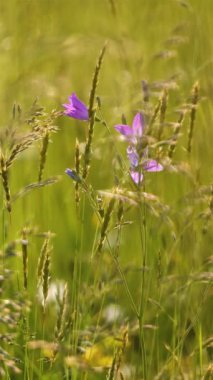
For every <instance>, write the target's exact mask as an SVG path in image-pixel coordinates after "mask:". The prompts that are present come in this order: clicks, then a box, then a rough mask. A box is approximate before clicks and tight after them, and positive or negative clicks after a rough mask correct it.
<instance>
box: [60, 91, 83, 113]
mask: <svg viewBox="0 0 213 380" xmlns="http://www.w3.org/2000/svg"><path fill="white" fill-rule="evenodd" d="M68 99H69V103H66V104H63V107H64V108H65V111H64V114H65V115H67V116H69V117H73V118H74V119H79V120H89V112H88V109H87V107H86V105H85V104H84V103H83V102H82V101H81V100H80V99H78V97H77V96H76V94H75V93H74V92H73V93H72V95H71V96H69V98H68Z"/></svg>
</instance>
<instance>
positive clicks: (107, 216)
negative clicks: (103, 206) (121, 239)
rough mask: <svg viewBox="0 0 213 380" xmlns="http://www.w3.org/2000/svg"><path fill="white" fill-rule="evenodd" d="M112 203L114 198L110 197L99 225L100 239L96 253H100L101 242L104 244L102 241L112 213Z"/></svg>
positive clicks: (113, 203)
mask: <svg viewBox="0 0 213 380" xmlns="http://www.w3.org/2000/svg"><path fill="white" fill-rule="evenodd" d="M114 205H115V199H114V198H112V199H110V201H109V204H108V207H107V210H106V211H105V215H104V219H103V224H102V226H101V236H100V240H99V243H98V247H97V253H100V252H101V250H102V248H103V244H104V241H105V238H106V234H107V229H108V226H109V222H110V219H111V215H112V211H113V208H114Z"/></svg>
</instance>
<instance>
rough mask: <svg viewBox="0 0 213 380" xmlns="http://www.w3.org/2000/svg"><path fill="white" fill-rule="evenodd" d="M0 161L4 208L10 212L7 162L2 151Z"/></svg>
mask: <svg viewBox="0 0 213 380" xmlns="http://www.w3.org/2000/svg"><path fill="white" fill-rule="evenodd" d="M0 161H1V177H2V184H3V189H4V193H5V198H6V208H7V210H8V212H9V213H11V211H12V207H11V197H10V188H9V182H8V169H7V164H6V162H5V158H4V156H3V154H2V153H1V158H0Z"/></svg>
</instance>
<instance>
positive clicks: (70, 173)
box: [65, 168, 81, 183]
mask: <svg viewBox="0 0 213 380" xmlns="http://www.w3.org/2000/svg"><path fill="white" fill-rule="evenodd" d="M65 173H66V174H67V175H68V176H69V177H70V178H72V179H73V180H74V181H76V182H78V183H81V178H80V177H79V175H78V174H77V173H76V171H75V170H72V169H69V168H67V169H66V170H65Z"/></svg>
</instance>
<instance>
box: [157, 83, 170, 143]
mask: <svg viewBox="0 0 213 380" xmlns="http://www.w3.org/2000/svg"><path fill="white" fill-rule="evenodd" d="M167 102H168V90H167V89H166V88H165V89H164V91H163V94H162V96H161V99H160V109H159V112H160V115H159V116H160V126H159V130H158V140H160V139H161V136H162V133H163V127H164V121H165V116H166V109H167Z"/></svg>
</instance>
